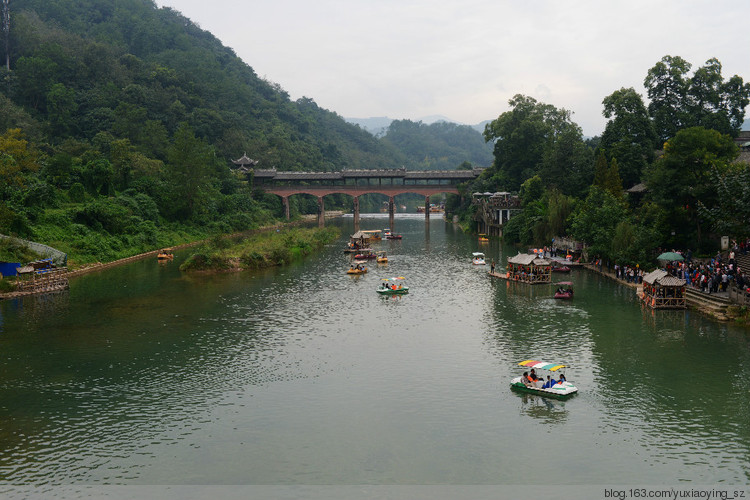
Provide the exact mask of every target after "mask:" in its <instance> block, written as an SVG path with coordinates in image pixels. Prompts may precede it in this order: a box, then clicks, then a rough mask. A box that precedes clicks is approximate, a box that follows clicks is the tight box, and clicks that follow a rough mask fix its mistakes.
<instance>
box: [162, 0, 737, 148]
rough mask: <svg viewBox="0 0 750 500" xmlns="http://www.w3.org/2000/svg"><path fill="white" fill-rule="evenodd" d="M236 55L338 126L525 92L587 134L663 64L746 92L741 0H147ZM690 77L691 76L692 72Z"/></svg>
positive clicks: (492, 113)
mask: <svg viewBox="0 0 750 500" xmlns="http://www.w3.org/2000/svg"><path fill="white" fill-rule="evenodd" d="M156 3H157V5H159V6H160V7H161V6H167V7H172V8H173V9H175V10H177V11H180V12H182V14H184V15H185V16H186V17H188V18H190V19H191V20H192V21H193V22H195V23H196V24H198V25H199V26H200V27H201V28H203V29H204V30H207V31H210V32H211V33H212V34H213V35H214V36H216V37H217V38H218V39H219V40H221V41H222V43H223V44H224V45H226V46H228V47H231V48H232V49H234V51H235V52H236V54H237V55H238V56H239V57H240V58H242V60H243V61H245V63H247V64H248V65H250V66H251V67H252V68H253V69H254V70H255V72H256V73H257V74H258V76H260V77H262V78H265V79H266V80H268V81H271V82H274V83H278V84H279V85H280V86H281V87H282V88H283V89H284V90H286V91H287V92H288V93H289V95H290V97H291V98H292V99H297V98H299V97H303V96H305V97H309V98H312V99H313V100H315V102H316V103H317V104H318V105H319V106H321V107H323V108H326V109H329V110H331V111H335V112H336V113H338V114H339V115H341V116H343V117H345V118H368V117H375V116H388V117H389V118H394V119H410V120H414V121H417V120H421V119H423V118H426V117H429V116H433V115H442V116H445V117H447V118H449V119H450V120H453V121H456V122H458V123H464V124H467V125H473V124H476V123H479V122H481V121H483V120H492V119H495V118H497V117H498V115H500V114H501V113H503V112H505V111H507V110H508V109H509V107H508V99H510V98H511V97H513V96H514V95H515V94H524V95H528V96H531V97H534V98H535V99H537V100H539V101H542V102H545V103H547V104H552V105H554V106H556V107H558V108H565V109H568V110H570V111H572V112H573V121H575V122H576V123H578V124H579V125H580V126H581V127H582V128H583V132H584V134H586V135H590V136H593V135H599V134H601V132H602V131H603V130H604V126H605V124H606V120H605V119H604V117H603V116H602V105H601V102H602V99H603V98H604V97H606V96H608V95H610V94H611V93H612V92H614V91H615V90H618V89H620V88H622V87H633V88H635V90H636V91H637V92H638V93H640V94H641V95H643V96H644V100H645V98H646V92H645V89H644V88H643V79H644V78H645V76H646V73H647V71H648V70H649V69H650V68H651V67H653V66H654V64H656V63H657V62H658V61H659V60H660V59H661V58H662V57H663V56H665V55H672V56H680V57H682V58H683V59H685V60H687V61H688V62H689V63H691V64H692V65H693V69H695V68H697V67H700V66H702V65H703V64H704V63H705V62H706V60H708V59H710V58H712V57H715V58H717V59H718V60H719V61H720V62H721V63H722V66H723V70H722V75H723V76H724V78H725V79H728V78H730V77H731V76H733V75H735V74H736V75H739V76H741V77H742V78H743V80H745V82H748V81H750V50H749V49H750V1H748V0H734V1H726V0H667V1H662V0H627V1H619V0H618V1H610V0H555V1H547V0H536V1H529V0H249V1H246V2H243V1H238V0H210V1H206V0H156ZM691 73H692V71H691Z"/></svg>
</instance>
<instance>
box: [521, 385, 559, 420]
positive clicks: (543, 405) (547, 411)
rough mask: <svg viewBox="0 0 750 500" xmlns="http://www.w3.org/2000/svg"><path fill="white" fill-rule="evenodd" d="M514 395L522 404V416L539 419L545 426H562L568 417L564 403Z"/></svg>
mask: <svg viewBox="0 0 750 500" xmlns="http://www.w3.org/2000/svg"><path fill="white" fill-rule="evenodd" d="M514 394H516V396H517V398H518V400H519V401H520V402H521V405H520V408H521V414H522V415H526V416H529V417H532V418H535V419H538V420H539V421H541V423H543V424H561V423H564V422H565V420H566V419H567V417H568V411H567V410H566V409H565V402H564V401H554V400H551V399H549V398H543V397H541V396H537V395H535V394H525V393H523V394H518V393H515V392H514Z"/></svg>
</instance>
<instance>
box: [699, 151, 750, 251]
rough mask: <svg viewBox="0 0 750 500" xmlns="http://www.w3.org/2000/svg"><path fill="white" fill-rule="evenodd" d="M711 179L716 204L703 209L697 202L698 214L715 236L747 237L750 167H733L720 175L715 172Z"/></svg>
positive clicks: (712, 173)
mask: <svg viewBox="0 0 750 500" xmlns="http://www.w3.org/2000/svg"><path fill="white" fill-rule="evenodd" d="M710 179H711V184H712V185H713V187H714V189H715V190H716V193H717V197H716V202H715V204H714V205H713V206H706V205H705V204H704V203H703V202H701V201H699V202H698V211H699V214H700V215H701V216H702V217H704V218H705V219H706V221H707V222H708V223H709V224H710V227H711V229H712V230H713V231H714V232H715V233H716V234H720V235H727V236H732V237H735V238H746V237H748V236H750V166H749V165H748V164H746V163H738V164H733V165H730V166H729V167H728V168H727V169H726V170H724V171H723V172H722V171H721V170H720V169H718V168H714V169H712V170H711V173H710Z"/></svg>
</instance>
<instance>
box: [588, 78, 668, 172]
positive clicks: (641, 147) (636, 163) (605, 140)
mask: <svg viewBox="0 0 750 500" xmlns="http://www.w3.org/2000/svg"><path fill="white" fill-rule="evenodd" d="M602 104H604V111H603V114H604V117H605V118H607V119H608V120H609V121H608V122H607V125H606V127H605V128H604V133H603V134H602V140H601V142H600V144H599V148H600V149H601V150H602V151H604V153H605V154H606V155H607V158H608V159H610V160H612V159H613V158H617V163H618V167H619V172H620V176H621V177H622V180H623V182H624V183H625V185H627V186H632V185H633V184H637V183H638V182H640V179H641V173H642V172H643V169H644V168H645V167H646V166H647V165H648V164H650V163H651V162H652V161H653V158H654V147H655V146H656V141H657V137H656V132H655V131H654V126H653V123H652V122H651V120H650V118H649V115H648V111H647V110H646V105H645V104H644V103H643V98H642V97H641V96H640V94H638V93H637V92H636V91H635V90H634V89H633V88H632V87H631V88H627V89H626V88H622V89H620V90H617V91H615V92H613V93H612V94H611V95H609V96H607V97H605V98H604V100H603V101H602Z"/></svg>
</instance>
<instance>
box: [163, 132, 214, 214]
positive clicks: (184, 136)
mask: <svg viewBox="0 0 750 500" xmlns="http://www.w3.org/2000/svg"><path fill="white" fill-rule="evenodd" d="M167 158H168V163H167V168H166V175H167V178H166V179H165V180H166V181H167V183H168V184H169V185H170V186H172V190H171V193H172V196H171V208H172V210H171V211H173V213H174V215H175V216H177V218H189V217H191V216H192V215H194V214H195V212H196V209H197V207H198V205H199V204H200V202H201V200H202V199H204V198H205V197H206V196H207V195H208V194H209V191H210V188H211V185H210V183H211V173H212V172H213V170H214V168H215V166H216V157H215V155H214V151H213V148H212V147H211V146H209V145H208V144H207V143H205V142H204V141H202V140H200V139H198V138H196V137H195V133H194V132H193V129H192V128H190V126H189V125H187V124H182V125H180V127H179V128H178V129H177V132H175V135H174V140H173V141H172V145H171V147H170V148H169V151H168V153H167Z"/></svg>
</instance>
